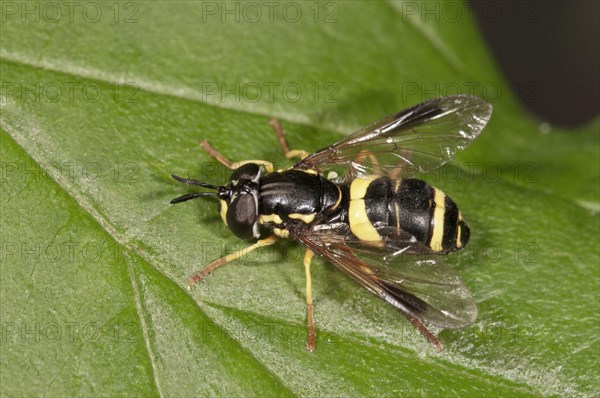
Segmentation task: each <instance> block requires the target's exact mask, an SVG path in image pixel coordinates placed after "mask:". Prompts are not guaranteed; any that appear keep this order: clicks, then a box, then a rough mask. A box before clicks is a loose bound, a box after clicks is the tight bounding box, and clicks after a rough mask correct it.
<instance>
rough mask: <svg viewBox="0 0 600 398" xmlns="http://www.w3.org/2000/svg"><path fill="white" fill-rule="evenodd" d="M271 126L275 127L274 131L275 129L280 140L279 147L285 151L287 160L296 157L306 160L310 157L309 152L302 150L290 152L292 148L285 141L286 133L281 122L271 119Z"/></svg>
mask: <svg viewBox="0 0 600 398" xmlns="http://www.w3.org/2000/svg"><path fill="white" fill-rule="evenodd" d="M269 124H270V125H271V126H273V129H275V134H276V135H277V138H278V139H279V145H281V149H282V150H283V153H284V154H285V157H286V159H292V158H296V157H298V158H300V159H304V158H305V157H307V156H308V152H306V151H303V150H301V149H291V150H290V147H289V146H288V144H287V141H286V140H285V133H284V132H283V127H281V123H279V120H277V119H271V120H269Z"/></svg>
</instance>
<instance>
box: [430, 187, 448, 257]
mask: <svg viewBox="0 0 600 398" xmlns="http://www.w3.org/2000/svg"><path fill="white" fill-rule="evenodd" d="M433 189H434V190H435V196H434V201H435V210H434V211H433V226H432V227H433V234H432V235H431V242H430V243H429V247H430V248H431V249H432V250H433V251H436V252H439V251H441V250H442V239H443V237H444V214H445V213H446V206H445V199H446V194H445V193H443V192H442V191H440V190H439V189H437V188H433Z"/></svg>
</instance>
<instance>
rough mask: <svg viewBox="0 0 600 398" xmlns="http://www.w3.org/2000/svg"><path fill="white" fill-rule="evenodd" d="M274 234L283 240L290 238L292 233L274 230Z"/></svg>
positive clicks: (285, 230)
mask: <svg viewBox="0 0 600 398" xmlns="http://www.w3.org/2000/svg"><path fill="white" fill-rule="evenodd" d="M273 233H274V234H275V235H277V236H281V237H282V238H288V237H289V236H290V231H288V230H287V229H281V228H273Z"/></svg>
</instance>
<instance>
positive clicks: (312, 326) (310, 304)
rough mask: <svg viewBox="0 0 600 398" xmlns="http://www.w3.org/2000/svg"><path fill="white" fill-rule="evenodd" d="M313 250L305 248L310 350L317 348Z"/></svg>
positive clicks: (307, 345)
mask: <svg viewBox="0 0 600 398" xmlns="http://www.w3.org/2000/svg"><path fill="white" fill-rule="evenodd" d="M312 258H313V252H312V250H310V249H305V250H304V272H305V273H306V309H307V311H308V342H307V343H306V349H307V350H308V351H314V350H315V340H316V333H315V319H314V315H313V301H312V282H311V276H310V263H311V262H312Z"/></svg>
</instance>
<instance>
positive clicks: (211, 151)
mask: <svg viewBox="0 0 600 398" xmlns="http://www.w3.org/2000/svg"><path fill="white" fill-rule="evenodd" d="M200 147H201V148H202V149H204V150H205V151H206V153H208V154H209V155H210V156H212V157H213V158H215V159H217V161H219V163H221V164H222V165H223V166H225V167H227V168H228V169H231V170H233V169H234V168H233V163H232V162H231V160H229V159H227V158H226V157H225V156H223V155H221V154H220V153H219V152H218V151H217V150H216V149H215V148H213V147H212V146H210V144H209V143H208V141H206V140H204V141H202V142H201V143H200Z"/></svg>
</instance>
